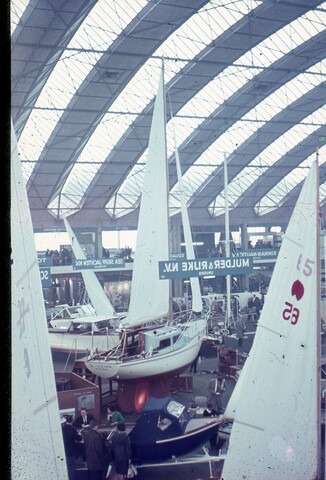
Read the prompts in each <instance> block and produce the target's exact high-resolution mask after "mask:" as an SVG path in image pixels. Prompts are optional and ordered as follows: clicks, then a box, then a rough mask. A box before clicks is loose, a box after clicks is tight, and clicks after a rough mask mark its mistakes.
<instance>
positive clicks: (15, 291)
mask: <svg viewBox="0 0 326 480" xmlns="http://www.w3.org/2000/svg"><path fill="white" fill-rule="evenodd" d="M11 247H12V258H11V260H12V263H11V293H12V297H11V302H12V303H11V305H12V310H11V311H12V319H11V421H10V427H11V429H10V430H11V455H10V457H11V478H24V479H32V478H33V479H39V478H47V479H48V480H58V479H59V478H60V480H67V479H68V475H67V468H66V457H65V450H64V445H63V438H62V432H61V425H60V420H59V419H60V415H59V406H58V399H57V391H56V381H55V376H54V371H53V364H52V358H51V350H50V345H49V336H48V334H47V325H46V314H45V306H44V299H43V290H42V285H41V278H40V271H39V267H38V261H37V254H36V248H35V243H34V233H33V226H32V219H31V215H30V211H29V205H28V199H27V193H26V187H25V181H24V178H23V174H22V169H21V164H20V159H19V155H18V151H17V140H16V135H15V130H14V128H13V124H12V125H11Z"/></svg>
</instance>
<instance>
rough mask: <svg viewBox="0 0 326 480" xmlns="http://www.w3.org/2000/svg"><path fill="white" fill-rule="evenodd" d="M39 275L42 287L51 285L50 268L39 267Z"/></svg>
mask: <svg viewBox="0 0 326 480" xmlns="http://www.w3.org/2000/svg"><path fill="white" fill-rule="evenodd" d="M40 276H41V282H42V288H50V287H52V279H51V270H50V268H44V267H40Z"/></svg>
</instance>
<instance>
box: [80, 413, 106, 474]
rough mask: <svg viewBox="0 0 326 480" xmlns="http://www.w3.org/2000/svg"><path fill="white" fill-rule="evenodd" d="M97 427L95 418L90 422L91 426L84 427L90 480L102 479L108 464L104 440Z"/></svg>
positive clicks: (83, 433)
mask: <svg viewBox="0 0 326 480" xmlns="http://www.w3.org/2000/svg"><path fill="white" fill-rule="evenodd" d="M97 429H98V423H97V421H96V420H94V419H93V420H91V421H90V423H89V428H84V429H83V432H82V435H83V438H84V444H85V451H86V462H87V470H88V476H89V479H90V480H102V476H103V471H104V469H105V466H106V464H105V451H104V442H103V438H102V436H101V435H100V434H99V433H98V431H97Z"/></svg>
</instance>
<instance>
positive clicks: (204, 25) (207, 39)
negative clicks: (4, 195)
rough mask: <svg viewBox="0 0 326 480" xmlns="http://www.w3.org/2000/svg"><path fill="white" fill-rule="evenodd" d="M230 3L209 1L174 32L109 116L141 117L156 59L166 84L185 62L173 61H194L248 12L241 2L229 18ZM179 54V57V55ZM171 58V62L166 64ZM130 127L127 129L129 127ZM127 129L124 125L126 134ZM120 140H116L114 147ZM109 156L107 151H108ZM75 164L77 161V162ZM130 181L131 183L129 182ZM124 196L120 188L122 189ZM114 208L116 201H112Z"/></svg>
mask: <svg viewBox="0 0 326 480" xmlns="http://www.w3.org/2000/svg"><path fill="white" fill-rule="evenodd" d="M260 3H261V1H258V2H256V1H252V2H251V8H254V7H255V6H257V5H259V4H260ZM229 6H230V4H229V0H223V1H222V2H221V1H212V2H210V3H209V4H207V5H205V6H204V7H203V8H202V9H201V10H200V11H199V12H198V13H196V14H195V15H193V16H192V17H191V18H190V19H189V20H188V21H187V22H185V23H184V24H183V25H182V26H181V27H180V28H179V29H178V30H177V31H176V32H174V33H173V34H172V35H170V37H169V38H168V39H167V40H166V41H165V42H164V43H163V44H162V45H161V46H160V47H159V48H158V49H157V51H156V52H155V53H154V54H153V58H151V59H149V60H148V61H147V62H146V63H145V65H144V66H143V67H142V68H141V69H140V70H139V71H138V72H137V73H136V75H135V76H134V77H133V79H132V80H131V81H130V82H129V84H128V85H127V87H126V88H125V89H124V91H123V92H122V93H121V94H120V95H119V97H118V98H117V99H116V101H115V102H114V103H113V104H112V106H111V107H110V109H109V112H117V111H120V112H129V113H140V112H141V111H142V110H143V109H144V108H145V107H146V105H147V104H148V103H149V102H150V101H152V100H153V98H154V96H155V94H156V90H157V84H158V79H159V73H160V72H159V69H160V60H158V59H157V58H155V57H164V58H165V59H166V60H165V62H164V63H165V81H166V83H168V82H169V80H171V79H172V78H173V77H175V76H176V75H177V73H178V72H179V71H180V70H181V69H182V67H183V66H184V65H185V64H186V61H181V60H179V61H178V62H175V60H174V59H175V58H180V56H181V57H182V54H183V55H185V58H186V60H187V61H190V60H191V59H193V58H194V57H195V56H196V55H197V54H198V53H199V52H200V51H201V50H203V49H204V48H205V47H206V46H207V45H208V44H209V43H211V41H212V40H213V39H216V38H217V36H218V35H220V34H222V33H224V31H225V29H226V28H229V27H230V26H231V25H232V24H234V23H236V21H238V20H239V19H240V18H242V17H243V16H244V15H245V14H247V13H248V11H250V8H249V7H248V2H247V1H246V0H243V1H242V0H240V1H238V2H236V4H234V5H233V7H232V8H233V9H232V14H230V15H228V14H227V11H228V9H229ZM180 53H181V55H180ZM169 57H172V58H173V60H172V61H171V60H169ZM130 125H131V123H130V124H129V125H128V126H130ZM128 126H127V125H126V130H125V131H127V128H128ZM96 135H97V130H95V132H94V133H93V135H92V141H93V142H95V143H96V140H95V138H96ZM120 138H121V137H119V138H116V143H118V142H119V140H120ZM108 154H109V151H108ZM77 163H78V161H77ZM75 172H76V174H77V172H78V167H76V170H75V167H74V168H73V169H72V171H71V173H70V175H69V178H68V179H67V182H66V184H65V186H64V190H63V191H64V192H67V191H68V190H69V182H70V181H71V179H72V178H73V176H74V175H75ZM128 181H130V179H128ZM121 188H122V190H121V193H123V186H122V187H121ZM112 203H114V205H116V203H117V199H116V198H115V199H114V200H112Z"/></svg>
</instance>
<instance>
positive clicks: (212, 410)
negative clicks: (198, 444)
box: [203, 403, 218, 448]
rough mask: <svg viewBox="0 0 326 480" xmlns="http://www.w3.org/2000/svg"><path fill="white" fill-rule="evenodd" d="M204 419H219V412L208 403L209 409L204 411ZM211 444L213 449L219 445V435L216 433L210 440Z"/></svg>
mask: <svg viewBox="0 0 326 480" xmlns="http://www.w3.org/2000/svg"><path fill="white" fill-rule="evenodd" d="M203 417H218V413H217V410H215V408H214V407H213V405H212V404H211V403H207V407H206V408H205V410H204V411H203ZM209 443H210V446H211V448H216V445H217V433H215V434H214V435H213V436H212V437H210V439H209Z"/></svg>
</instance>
